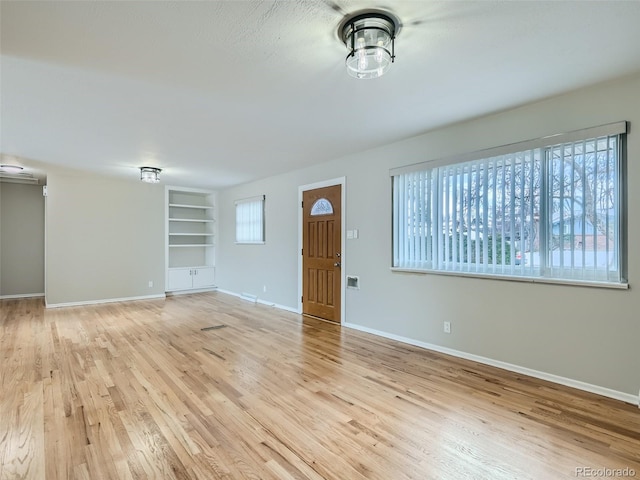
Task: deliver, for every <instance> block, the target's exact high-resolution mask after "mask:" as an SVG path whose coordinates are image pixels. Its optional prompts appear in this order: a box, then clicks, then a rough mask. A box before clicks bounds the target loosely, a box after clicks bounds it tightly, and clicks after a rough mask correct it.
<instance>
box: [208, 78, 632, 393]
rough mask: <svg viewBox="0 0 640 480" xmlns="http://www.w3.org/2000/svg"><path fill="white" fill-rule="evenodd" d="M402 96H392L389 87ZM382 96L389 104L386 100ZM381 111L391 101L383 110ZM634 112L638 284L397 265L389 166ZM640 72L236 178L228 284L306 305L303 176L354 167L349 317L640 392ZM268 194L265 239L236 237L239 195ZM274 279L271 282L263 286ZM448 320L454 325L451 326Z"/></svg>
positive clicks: (225, 204) (224, 252)
mask: <svg viewBox="0 0 640 480" xmlns="http://www.w3.org/2000/svg"><path fill="white" fill-rule="evenodd" d="M388 101H393V99H388ZM382 108H384V105H383V104H381V109H382ZM382 113H383V112H381V114H382ZM621 120H627V121H630V125H631V130H630V135H629V136H628V184H629V193H628V203H629V206H630V208H629V212H630V213H629V222H628V230H629V234H628V235H629V236H628V239H629V245H630V248H629V252H628V267H629V282H630V284H631V289H630V290H624V291H620V290H608V289H598V288H590V287H576V286H560V285H544V284H528V283H520V282H508V281H497V280H487V279H473V278H462V277H446V276H437V275H420V274H404V273H393V272H391V271H390V264H391V228H390V227H391V182H390V177H389V169H390V168H393V167H398V166H402V165H408V164H412V163H416V162H421V161H425V160H430V159H438V158H442V157H448V156H451V155H456V154H460V153H466V152H471V151H476V150H481V149H484V148H490V147H495V146H500V145H505V144H509V143H514V142H518V141H523V140H529V139H533V138H538V137H542V136H546V135H549V134H554V133H559V132H566V131H572V130H577V129H581V128H586V127H592V126H598V125H603V124H607V123H611V122H616V121H621ZM637 125H640V76H633V77H628V78H625V79H621V80H619V81H616V82H611V83H607V84H604V85H599V86H595V87H591V88H588V89H584V90H580V91H576V92H572V93H569V94H566V95H563V96H560V97H556V98H552V99H549V100H546V101H542V102H539V103H536V104H531V105H527V106H523V107H520V108H517V109H514V110H510V111H507V112H502V113H498V114H495V115H491V116H488V117H484V118H480V119H475V120H471V121H469V122H465V123H462V124H457V125H453V126H450V127H447V128H443V129H440V130H437V131H433V132H429V133H426V134H424V135H421V136H418V137H414V138H411V139H408V140H405V141H402V142H398V143H395V144H392V145H388V146H385V147H383V148H377V149H373V150H370V151H367V152H362V153H358V154H355V155H351V156H349V157H345V158H341V159H337V160H334V161H331V162H328V163H326V164H324V165H320V166H316V167H312V168H308V169H304V170H300V171H296V172H291V173H288V174H285V175H279V176H275V177H272V178H269V179H265V180H262V181H258V182H254V183H251V184H247V185H243V186H240V187H235V188H231V189H228V190H224V191H222V192H221V194H220V196H219V204H220V209H219V216H220V228H219V232H220V250H219V251H220V256H219V258H218V263H217V264H218V268H217V278H218V285H219V286H220V288H222V289H226V290H229V291H233V292H238V293H239V292H248V293H253V294H255V295H258V296H260V297H261V298H263V299H264V300H267V301H271V302H274V303H278V304H282V305H285V306H288V307H292V308H297V306H298V271H297V269H298V255H299V251H298V208H299V205H298V203H297V201H298V199H297V192H298V187H299V186H300V185H302V184H308V183H313V182H318V181H322V180H325V179H329V178H335V177H340V176H346V178H347V185H346V194H347V199H346V209H345V210H344V211H343V212H344V214H345V215H346V226H347V228H348V229H353V228H358V229H359V230H360V238H359V239H357V240H348V241H347V244H346V251H345V252H343V265H344V268H345V271H346V273H348V274H354V275H359V276H360V281H361V289H360V290H348V291H347V297H346V321H347V322H349V323H351V324H356V325H359V326H362V327H365V328H369V329H375V330H378V331H382V332H385V333H387V334H391V335H397V336H402V337H406V338H409V339H411V340H413V341H416V342H424V343H429V344H435V345H438V346H440V347H443V348H451V349H455V350H458V351H461V352H464V353H467V354H473V355H478V356H482V357H487V358H490V359H494V360H496V361H500V362H506V363H510V364H514V365H517V366H521V367H524V368H528V369H533V370H536V371H540V372H546V373H549V374H552V375H557V376H560V377H565V378H568V379H573V380H576V381H579V382H585V383H586V384H591V385H594V386H598V387H602V388H606V389H611V390H613V391H615V392H620V393H622V394H625V395H634V396H637V395H638V390H639V388H640V355H639V354H638V346H637V344H638V340H639V339H640V320H639V318H640V317H638V313H637V312H638V311H639V310H640V290H638V289H636V288H635V287H636V281H637V278H638V274H640V252H639V251H638V250H637V249H636V248H635V245H638V244H640V218H639V217H638V215H637V212H636V210H635V206H636V205H638V203H639V201H640V187H638V185H640V164H639V163H638V158H639V157H640V135H638V134H637V133H636V132H635V131H634V130H635V127H636V126H637ZM259 194H265V195H266V240H267V242H266V244H265V245H263V246H255V245H254V246H246V245H234V243H233V240H234V238H233V237H234V231H235V225H234V221H235V219H234V209H233V202H234V200H236V199H239V198H243V197H248V196H252V195H259ZM263 285H267V293H266V294H265V293H262V287H263ZM445 320H447V321H450V322H451V324H452V334H450V335H446V334H444V333H443V332H442V323H443V321H445Z"/></svg>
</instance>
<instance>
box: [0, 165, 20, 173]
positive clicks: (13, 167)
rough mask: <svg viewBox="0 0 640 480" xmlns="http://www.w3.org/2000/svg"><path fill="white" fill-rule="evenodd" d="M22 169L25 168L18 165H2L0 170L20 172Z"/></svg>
mask: <svg viewBox="0 0 640 480" xmlns="http://www.w3.org/2000/svg"><path fill="white" fill-rule="evenodd" d="M22 170H24V168H23V167H19V166H18V165H0V171H2V172H4V173H20V172H22Z"/></svg>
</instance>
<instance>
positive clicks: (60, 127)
mask: <svg viewBox="0 0 640 480" xmlns="http://www.w3.org/2000/svg"><path fill="white" fill-rule="evenodd" d="M364 8H382V9H386V10H388V11H390V12H393V13H394V14H395V15H396V16H397V17H399V19H400V21H401V22H402V28H401V31H400V34H399V35H398V38H397V41H396V54H397V58H396V63H395V64H394V65H393V66H392V68H391V70H390V71H389V73H388V74H387V75H385V76H383V77H381V78H379V79H374V80H356V79H353V78H351V77H349V76H348V75H347V73H346V70H345V67H344V57H345V56H346V48H345V47H344V45H343V44H341V43H340V42H339V40H338V37H337V34H336V29H337V26H338V24H339V23H340V21H341V20H342V19H343V17H344V15H345V14H348V13H351V12H354V11H357V10H361V9H364ZM0 9H1V10H0V14H1V44H0V46H1V51H2V63H1V71H0V75H1V76H0V80H1V84H0V93H1V110H0V115H1V127H0V128H1V132H0V133H1V137H0V140H1V145H0V151H1V152H2V154H4V156H5V157H4V159H3V163H7V162H8V161H13V162H14V163H19V164H23V165H27V166H41V167H42V164H44V165H45V167H44V170H45V171H46V165H48V164H53V165H60V166H67V167H72V168H79V169H86V170H91V171H95V172H98V173H101V174H108V175H118V176H123V177H130V178H132V179H135V178H138V176H139V172H138V170H137V168H138V167H140V166H142V165H150V166H158V167H161V168H163V169H164V172H163V175H162V179H163V183H170V184H178V185H190V186H195V187H209V188H220V187H226V186H229V185H234V184H238V183H243V182H247V181H250V180H253V179H257V178H262V177H267V176H270V175H273V174H277V173H280V172H285V171H289V170H293V169H296V168H301V167H305V166H308V165H312V164H315V163H320V162H324V161H328V160H331V159H334V158H338V157H341V156H344V155H347V154H349V153H353V152H357V151H363V150H366V149H369V148H372V147H376V146H378V145H382V144H385V143H389V142H393V141H395V140H399V139H402V138H406V137H410V136H414V135H417V134H420V133H422V132H425V131H427V130H430V129H433V128H435V127H438V126H442V125H445V124H449V123H452V122H457V121H460V120H463V119H467V118H471V117H477V116H480V115H484V114H487V113H491V112H495V111H499V110H504V109H506V108H510V107H513V106H516V105H521V104H524V103H527V102H531V101H535V100H538V99H541V98H545V97H549V96H552V95H555V94H558V93H562V92H565V91H569V90H572V89H575V88H579V87H582V86H586V85H589V84H593V83H597V82H600V81H604V80H607V79H611V78H615V77H619V76H622V75H626V74H630V73H634V72H637V71H640V52H639V50H638V45H640V28H638V24H639V23H640V1H627V2H619V1H618V2H616V1H601V2H587V1H550V2H547V1H473V2H463V1H395V0H373V2H372V1H365V0H353V1H347V0H335V2H334V1H330V0H327V1H319V0H317V1H310V0H281V1H255V0H251V1H224V2H222V1H162V2H159V1H84V2H56V1H44V2H38V1H16V2H13V1H5V0H3V1H2V2H1V4H0ZM14 157H15V158H14Z"/></svg>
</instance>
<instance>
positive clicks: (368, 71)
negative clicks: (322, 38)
mask: <svg viewBox="0 0 640 480" xmlns="http://www.w3.org/2000/svg"><path fill="white" fill-rule="evenodd" d="M398 26H399V22H398V21H397V19H395V18H394V17H393V16H391V15H390V14H388V13H385V12H377V11H374V12H369V13H360V14H356V15H354V16H351V17H348V18H346V19H345V20H343V21H342V22H341V23H340V26H339V27H338V36H339V37H340V39H341V40H342V41H343V42H344V44H345V45H346V47H347V49H348V50H349V54H348V55H347V59H346V61H345V63H346V64H347V72H348V73H349V75H351V76H352V77H355V78H377V77H380V76H382V75H384V74H385V73H386V72H387V70H389V67H390V66H391V64H392V63H393V61H394V59H395V58H396V56H395V39H396V34H397V32H398Z"/></svg>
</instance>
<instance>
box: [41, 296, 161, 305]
mask: <svg viewBox="0 0 640 480" xmlns="http://www.w3.org/2000/svg"><path fill="white" fill-rule="evenodd" d="M158 298H165V294H164V293H160V294H157V295H143V296H140V297H123V298H104V299H101V300H87V301H83V302H65V303H47V302H45V306H46V307H47V308H62V307H78V306H81V305H99V304H101V303H114V302H133V301H135V300H151V299H158Z"/></svg>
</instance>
